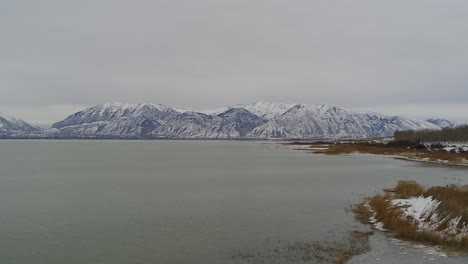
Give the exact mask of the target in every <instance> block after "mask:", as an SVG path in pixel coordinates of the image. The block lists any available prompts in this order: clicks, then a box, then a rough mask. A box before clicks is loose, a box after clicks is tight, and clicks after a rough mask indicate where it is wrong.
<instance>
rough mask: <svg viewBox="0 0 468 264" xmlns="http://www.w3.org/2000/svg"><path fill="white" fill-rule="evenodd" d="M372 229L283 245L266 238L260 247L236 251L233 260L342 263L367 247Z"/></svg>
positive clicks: (249, 261)
mask: <svg viewBox="0 0 468 264" xmlns="http://www.w3.org/2000/svg"><path fill="white" fill-rule="evenodd" d="M371 234H373V232H364V231H358V230H356V231H353V232H351V233H350V234H348V235H347V236H346V237H344V238H341V239H336V240H321V241H295V242H287V243H286V244H284V243H280V242H276V243H271V242H270V241H267V242H266V243H265V244H264V245H263V247H262V248H260V249H255V250H250V251H245V252H239V253H236V254H234V256H233V259H235V260H236V262H240V263H249V264H260V263H269V264H275V263H283V264H284V263H330V264H343V263H345V262H346V261H348V260H349V259H350V258H351V257H353V256H355V255H359V254H362V253H364V252H366V251H368V250H369V236H370V235H371Z"/></svg>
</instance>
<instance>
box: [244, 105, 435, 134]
mask: <svg viewBox="0 0 468 264" xmlns="http://www.w3.org/2000/svg"><path fill="white" fill-rule="evenodd" d="M408 129H416V130H417V129H440V127H438V126H437V125H434V124H431V123H428V122H425V121H417V120H411V119H407V118H404V117H400V116H385V115H381V114H377V113H364V114H362V113H356V112H352V111H350V110H347V109H343V108H339V107H335V106H328V105H303V104H298V105H295V106H294V107H292V108H291V109H290V110H288V111H287V112H286V113H284V114H283V115H280V116H278V117H276V118H274V119H272V120H270V121H269V122H267V123H266V124H264V125H262V126H259V127H256V128H255V129H254V130H253V131H252V133H251V134H252V136H253V137H259V138H311V139H342V138H375V137H387V136H391V135H393V133H394V132H395V131H397V130H408Z"/></svg>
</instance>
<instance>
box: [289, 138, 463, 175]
mask: <svg viewBox="0 0 468 264" xmlns="http://www.w3.org/2000/svg"><path fill="white" fill-rule="evenodd" d="M389 142H393V141H390V140H385V141H375V140H361V141H317V142H300V141H295V142H289V143H282V145H283V146H294V147H295V148H293V149H294V150H302V151H309V152H311V153H314V154H324V155H346V154H369V155H379V156H388V157H391V158H394V159H398V160H406V161H413V162H421V163H426V164H433V165H446V166H457V167H461V168H468V153H467V152H462V153H458V152H448V151H445V150H443V149H437V150H432V149H429V148H424V149H417V148H410V147H402V146H393V145H389ZM298 146H302V147H298Z"/></svg>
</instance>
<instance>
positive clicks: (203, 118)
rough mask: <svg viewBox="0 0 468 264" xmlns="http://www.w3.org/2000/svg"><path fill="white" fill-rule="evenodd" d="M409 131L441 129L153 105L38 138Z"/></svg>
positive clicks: (128, 107) (361, 116)
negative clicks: (189, 109)
mask: <svg viewBox="0 0 468 264" xmlns="http://www.w3.org/2000/svg"><path fill="white" fill-rule="evenodd" d="M408 129H440V126H438V125H437V124H433V123H429V122H426V121H419V120H412V119H408V118H404V117H400V116H385V115H381V114H378V113H357V112H353V111H350V110H346V109H343V108H339V107H334V106H328V105H303V104H296V105H294V104H276V103H267V102H261V101H258V102H255V103H252V104H246V105H236V106H228V107H224V108H221V109H218V110H212V111H200V112H195V111H186V110H179V109H175V108H170V107H167V106H163V105H157V104H121V103H114V104H104V105H98V106H94V107H90V108H87V109H85V110H83V111H80V112H78V113H75V114H73V115H71V116H69V117H67V118H66V119H65V120H63V121H60V122H57V123H55V124H54V125H53V127H52V129H49V130H46V131H44V132H41V133H42V135H43V136H45V137H59V138H60V137H118V138H196V139H216V138H219V139H237V138H244V139H249V138H256V139H260V138H297V139H344V138H369V137H385V136H390V135H392V134H393V132H395V131H397V130H408Z"/></svg>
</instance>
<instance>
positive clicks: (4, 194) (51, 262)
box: [0, 140, 468, 264]
mask: <svg viewBox="0 0 468 264" xmlns="http://www.w3.org/2000/svg"><path fill="white" fill-rule="evenodd" d="M467 172H468V170H466V169H457V168H450V167H439V166H429V165H422V164H419V163H413V162H406V161H399V160H393V159H390V158H387V157H376V156H322V155H312V154H308V153H305V152H301V151H294V150H290V149H285V148H276V147H275V146H274V145H273V144H271V143H267V144H263V143H261V142H227V141H5V140H4V141H0V234H1V236H0V259H1V263H8V264H26V263H34V264H42V263H43V264H64V263H70V264H75V263H76V264H83V263H102V264H118V263H135V264H136V263H142V264H147V263H163V264H184V263H204V264H220V263H242V261H243V260H242V259H237V258H234V259H233V257H234V256H236V254H238V252H244V251H249V250H251V249H253V248H261V247H264V245H265V244H267V243H266V242H265V241H303V240H322V239H329V238H330V237H334V236H339V235H340V234H343V233H345V232H347V231H349V230H352V229H355V228H356V227H360V225H359V224H358V223H356V222H355V221H354V219H353V216H352V214H350V213H347V212H346V208H347V207H348V206H349V205H350V204H352V203H355V202H357V201H359V200H360V199H361V195H363V194H371V193H374V192H376V191H380V190H381V189H382V188H385V187H390V186H392V185H394V184H395V183H396V182H397V181H398V180H402V179H413V180H418V181H420V182H421V183H423V184H431V185H435V184H448V183H465V184H466V183H468V177H467ZM379 239H380V240H379ZM371 241H372V246H373V250H372V251H371V252H370V253H368V254H367V255H366V258H367V259H366V258H363V259H361V260H359V261H357V262H355V263H373V262H374V261H375V258H377V257H379V256H383V257H385V258H386V259H384V260H383V261H386V263H393V262H391V261H392V258H393V259H398V258H399V259H398V263H425V261H430V262H431V263H466V261H467V259H466V258H465V259H464V258H438V257H434V258H433V259H430V258H432V257H428V256H427V254H425V253H420V252H409V253H408V256H405V255H402V254H401V252H400V251H399V250H398V245H395V244H391V241H390V240H389V239H386V238H385V237H383V238H382V236H376V237H375V238H373V239H371ZM391 245H393V246H394V247H395V249H393V248H392V246H391ZM379 250H380V251H383V252H384V253H382V252H380V251H379ZM379 252H380V253H379ZM379 254H380V255H379Z"/></svg>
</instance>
